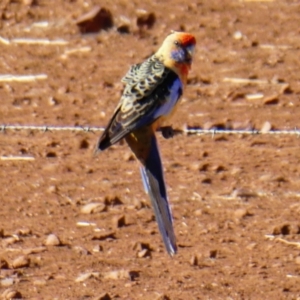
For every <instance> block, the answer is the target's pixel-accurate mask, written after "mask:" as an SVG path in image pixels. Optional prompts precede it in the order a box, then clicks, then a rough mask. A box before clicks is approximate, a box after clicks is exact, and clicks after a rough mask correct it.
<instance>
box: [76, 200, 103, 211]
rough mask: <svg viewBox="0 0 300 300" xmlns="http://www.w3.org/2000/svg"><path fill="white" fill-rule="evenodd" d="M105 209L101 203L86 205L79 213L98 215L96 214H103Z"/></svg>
mask: <svg viewBox="0 0 300 300" xmlns="http://www.w3.org/2000/svg"><path fill="white" fill-rule="evenodd" d="M105 209H106V205H105V204H103V203H94V202H92V203H88V204H86V205H84V206H83V207H82V208H81V210H80V212H81V213H82V214H92V213H98V212H103V211H105Z"/></svg>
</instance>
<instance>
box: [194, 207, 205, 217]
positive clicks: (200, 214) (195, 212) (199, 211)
mask: <svg viewBox="0 0 300 300" xmlns="http://www.w3.org/2000/svg"><path fill="white" fill-rule="evenodd" d="M202 214H203V212H202V209H196V210H195V211H194V215H195V216H197V217H199V216H202Z"/></svg>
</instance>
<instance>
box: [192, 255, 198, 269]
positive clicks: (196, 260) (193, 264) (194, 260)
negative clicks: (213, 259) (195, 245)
mask: <svg viewBox="0 0 300 300" xmlns="http://www.w3.org/2000/svg"><path fill="white" fill-rule="evenodd" d="M190 264H191V265H192V266H198V257H197V256H196V255H193V256H192V257H191V259H190Z"/></svg>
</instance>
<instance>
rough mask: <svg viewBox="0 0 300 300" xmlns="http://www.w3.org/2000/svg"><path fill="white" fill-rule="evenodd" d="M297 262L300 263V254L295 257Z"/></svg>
mask: <svg viewBox="0 0 300 300" xmlns="http://www.w3.org/2000/svg"><path fill="white" fill-rule="evenodd" d="M295 263H296V264H297V265H300V256H297V257H296V258H295Z"/></svg>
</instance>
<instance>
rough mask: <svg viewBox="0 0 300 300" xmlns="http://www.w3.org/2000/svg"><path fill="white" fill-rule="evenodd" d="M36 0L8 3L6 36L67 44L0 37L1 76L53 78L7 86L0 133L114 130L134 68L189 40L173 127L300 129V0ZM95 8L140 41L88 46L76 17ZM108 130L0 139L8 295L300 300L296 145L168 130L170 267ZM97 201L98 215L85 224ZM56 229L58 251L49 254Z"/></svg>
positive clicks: (122, 37)
mask: <svg viewBox="0 0 300 300" xmlns="http://www.w3.org/2000/svg"><path fill="white" fill-rule="evenodd" d="M29 2H30V1H29ZM34 2H35V3H36V4H35V5H28V4H26V1H10V0H4V1H2V2H1V3H0V12H1V15H2V19H1V20H0V28H1V31H0V33H1V34H0V36H1V37H2V38H5V39H9V40H11V39H14V38H25V37H27V38H35V39H36V38H43V39H45V38H47V39H50V40H57V39H64V40H66V41H68V44H65V45H29V44H18V43H13V42H11V43H10V44H5V43H4V42H3V41H1V42H0V53H1V56H0V70H1V74H13V75H29V74H47V76H48V77H47V79H44V80H37V81H34V82H26V83H24V82H22V83H20V82H1V83H0V99H1V107H0V123H1V124H26V125H28V124H34V125H86V126H87V125H89V126H105V125H106V124H107V122H108V120H109V118H110V116H111V114H112V112H113V110H114V108H115V106H116V104H117V102H118V101H119V97H120V93H121V90H122V84H121V83H120V79H121V78H122V76H123V75H124V74H125V73H126V71H127V70H128V68H129V66H130V65H131V64H133V63H138V62H140V61H142V60H144V59H145V58H146V57H148V56H149V55H151V54H152V53H153V52H154V51H155V50H156V49H157V47H158V46H159V44H160V43H161V42H162V41H163V39H164V38H165V36H166V35H167V34H168V33H169V31H170V30H171V29H174V30H179V29H184V30H186V31H189V32H192V33H193V34H195V36H196V38H197V41H198V44H197V52H196V56H195V60H194V64H193V70H192V72H191V74H190V80H189V85H188V86H187V89H186V91H185V94H184V98H183V101H182V104H181V107H180V111H178V113H177V115H176V116H175V118H174V122H173V126H174V127H175V128H182V127H183V126H185V125H189V126H201V127H204V128H211V127H213V126H219V127H223V128H236V129H238V128H242V129H246V128H256V129H261V128H263V127H264V128H266V126H267V125H266V122H269V123H270V124H271V126H272V128H274V129H293V128H295V127H297V126H298V127H299V126H300V121H299V120H300V110H299V109H300V104H299V95H300V79H299V78H300V77H299V70H300V59H299V57H300V29H299V28H300V27H299V13H300V3H299V1H292V0H291V1H280V0H277V1H275V0H274V1H252V2H251V1H250V2H249V1H238V0H224V1H216V0H215V1H195V2H191V3H190V4H184V3H183V1H177V0H176V1H164V2H163V4H162V1H161V2H159V1H143V2H139V1H131V2H130V1H121V0H118V1H114V2H113V1H101V3H100V1H92V0H87V1H83V0H77V1H76V0H74V1H71V0H69V1H65V0H57V1H53V2H52V1H45V0H38V1H34ZM24 3H25V4H24ZM112 3H114V4H112ZM96 4H99V5H101V6H103V7H105V8H107V9H109V10H110V11H111V13H112V15H113V18H114V21H115V24H116V25H115V26H119V24H122V22H124V20H123V19H124V17H125V18H127V21H126V22H129V28H130V33H129V34H120V33H118V32H117V30H116V28H112V29H110V30H108V31H101V32H100V33H98V34H93V35H81V34H80V33H79V30H78V27H77V26H76V24H75V20H76V19H77V18H78V17H80V16H81V15H83V14H84V13H86V12H88V11H89V10H90V9H91V8H92V7H93V6H94V5H96ZM138 9H145V10H146V11H147V12H154V13H155V16H156V22H155V24H154V26H153V28H151V29H147V28H144V29H139V28H137V25H136V18H137V15H138V13H139V12H138V11H137V10H138ZM122 17H123V19H122ZM41 21H48V22H49V23H48V26H46V27H41V26H36V25H33V24H35V23H36V22H41ZM82 47H89V48H83V50H84V49H85V50H86V51H81V52H80V51H73V50H74V49H75V50H76V49H78V48H82ZM224 78H246V79H258V80H262V82H260V83H259V82H257V81H252V82H250V83H234V82H232V81H229V82H228V81H226V80H224ZM256 93H261V94H263V96H262V98H256V99H252V98H251V97H249V94H256ZM99 135H100V133H97V134H93V133H88V132H77V133H76V132H69V131H68V132H64V131H59V132H37V131H31V132H30V131H28V130H27V131H26V130H23V131H10V130H7V131H6V132H4V133H0V155H1V159H2V160H0V184H1V206H2V207H1V211H0V258H1V264H0V268H1V269H0V295H2V298H3V299H9V298H10V297H16V298H21V297H22V298H26V299H144V300H151V299H228V300H229V299H295V300H296V299H300V202H299V197H300V176H299V175H300V165H299V162H300V152H299V139H298V138H297V136H295V135H253V136H252V135H250V136H249V135H244V134H241V135H225V134H223V135H216V136H214V137H212V136H208V135H206V136H204V135H202V136H197V135H177V136H175V137H174V138H173V139H171V140H164V139H163V138H162V137H161V134H160V133H158V139H159V143H160V148H161V154H162V156H163V162H164V167H165V177H166V181H167V185H168V193H169V198H170V201H171V203H172V208H173V214H174V219H175V220H174V221H175V231H176V235H177V239H178V243H179V251H178V254H177V255H176V256H175V257H174V258H170V257H169V256H168V255H167V253H166V251H165V250H164V247H163V244H162V241H161V237H160V235H159V233H158V229H157V225H156V222H155V219H154V215H153V212H152V209H151V207H150V204H149V201H148V198H147V195H145V193H144V191H143V187H142V183H141V179H140V174H139V168H138V163H137V162H136V161H135V160H134V159H132V156H131V155H130V152H129V150H128V148H127V146H126V145H125V144H120V145H116V146H113V147H111V149H109V150H108V151H106V152H104V153H101V154H100V155H98V156H97V157H93V149H94V145H95V143H96V141H97V139H98V136H99ZM7 156H17V157H19V156H25V157H28V156H31V157H34V160H18V159H17V160H4V159H5V157H7ZM88 203H96V204H98V206H97V207H96V208H94V210H92V211H91V212H89V211H88V212H87V213H83V212H82V208H83V207H84V208H85V209H86V207H85V205H86V204H88ZM122 217H125V224H123V223H124V222H123V221H124V220H123V219H122ZM118 221H119V222H118ZM78 222H86V223H85V224H87V225H89V226H80V223H78ZM50 234H54V235H55V236H56V237H58V238H59V239H60V242H59V243H56V242H57V241H55V239H54V242H53V241H52V242H53V244H54V245H47V243H46V242H45V241H46V239H47V237H48V236H49V235H50ZM50 243H51V241H50ZM57 244H58V245H57ZM145 248H146V250H144V249H145ZM147 249H148V250H147ZM9 292H10V293H11V294H9Z"/></svg>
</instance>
